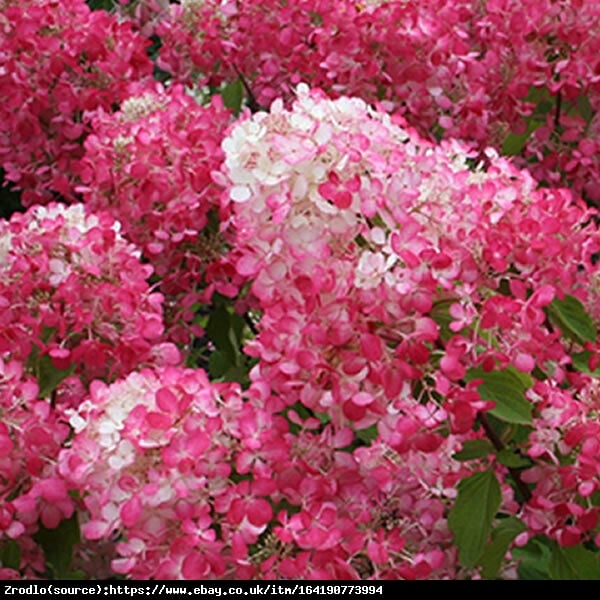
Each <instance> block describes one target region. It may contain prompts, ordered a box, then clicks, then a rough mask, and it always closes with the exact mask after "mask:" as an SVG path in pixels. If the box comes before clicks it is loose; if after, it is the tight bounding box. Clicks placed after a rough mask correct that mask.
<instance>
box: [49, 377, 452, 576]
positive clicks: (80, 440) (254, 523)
mask: <svg viewBox="0 0 600 600" xmlns="http://www.w3.org/2000/svg"><path fill="white" fill-rule="evenodd" d="M265 393H266V394H267V395H265ZM274 406H275V405H274V404H272V403H271V402H270V400H269V397H268V392H267V391H266V388H265V387H264V386H262V385H258V386H254V387H251V388H250V390H249V391H248V392H245V393H243V394H242V393H241V391H240V389H239V386H237V384H211V383H209V381H208V379H207V377H206V375H205V374H204V372H203V371H201V370H190V369H177V368H172V367H171V368H166V369H158V370H150V369H146V370H142V371H140V372H135V373H132V374H130V375H129V376H128V377H127V378H125V379H122V380H120V381H117V382H115V383H113V384H112V385H110V386H107V385H105V384H103V383H101V382H95V383H94V384H92V386H91V393H90V396H89V398H88V399H87V400H86V401H85V402H83V403H82V404H81V405H80V406H79V408H78V409H77V410H76V411H73V412H72V414H71V417H70V424H71V426H72V428H73V430H74V432H75V435H74V438H73V441H72V443H71V444H70V445H69V448H68V449H66V450H64V451H63V452H62V453H61V455H60V460H59V464H60V466H59V470H60V473H61V474H62V475H63V476H64V477H65V480H66V481H67V482H68V484H69V486H70V487H72V488H74V489H77V490H78V491H79V492H80V493H81V495H82V496H83V498H84V504H85V507H86V514H88V515H89V517H88V520H87V522H85V523H84V525H83V534H84V535H85V536H86V537H87V538H89V539H93V540H94V539H100V538H105V539H106V538H113V539H115V540H117V542H116V546H115V550H116V557H115V558H114V560H113V562H112V566H113V569H114V571H115V572H117V573H123V574H127V575H128V576H130V577H132V578H141V579H148V578H154V577H156V578H185V579H206V578H232V577H233V578H244V579H245V578H250V577H257V576H260V577H263V578H267V579H270V578H278V577H284V578H289V577H294V578H297V577H299V576H301V575H302V576H303V577H308V578H311V579H322V578H344V579H359V578H361V577H368V576H377V577H382V578H390V577H391V578H394V577H397V576H398V575H400V576H402V577H405V578H415V577H427V576H429V575H432V574H433V575H437V576H451V575H454V574H456V573H457V572H458V571H457V566H456V564H455V560H456V554H455V550H454V549H453V548H452V545H451V535H450V533H449V531H448V528H447V526H446V524H445V519H444V512H445V508H444V504H445V500H444V498H445V497H446V495H447V494H450V495H452V486H453V485H454V484H455V482H456V481H457V479H458V478H459V476H460V471H461V468H460V464H459V463H456V462H454V463H453V461H451V460H450V459H449V452H450V451H451V450H452V449H453V448H454V447H455V442H454V440H453V439H452V438H450V439H449V440H448V441H447V443H446V444H445V448H444V450H443V451H442V452H439V453H438V454H436V455H435V456H431V455H430V456H425V455H423V454H422V453H404V454H403V455H402V456H401V455H400V454H397V453H395V452H393V451H391V450H390V449H389V448H386V447H385V446H382V445H376V446H373V447H370V448H363V449H360V450H357V451H355V452H354V453H349V452H347V451H345V450H344V449H343V448H344V447H345V446H347V445H348V444H350V443H351V441H352V439H353V433H352V431H351V430H350V429H348V428H346V429H343V430H340V431H338V432H337V433H335V434H334V433H333V431H332V430H331V428H326V430H325V431H324V432H322V433H321V434H317V433H315V432H313V431H311V430H313V429H315V428H316V426H317V424H318V422H317V423H315V422H314V421H315V420H314V419H313V420H310V421H306V422H302V420H301V419H300V418H299V417H298V415H293V414H292V415H290V416H291V418H292V420H293V421H294V422H296V423H298V424H300V425H301V426H302V430H301V431H300V432H299V433H298V434H296V435H292V434H291V433H290V431H289V427H288V422H287V421H286V420H285V419H284V418H283V417H282V416H280V415H277V414H275V413H274V412H272V408H273V407H274ZM444 485H445V486H446V487H444Z"/></svg>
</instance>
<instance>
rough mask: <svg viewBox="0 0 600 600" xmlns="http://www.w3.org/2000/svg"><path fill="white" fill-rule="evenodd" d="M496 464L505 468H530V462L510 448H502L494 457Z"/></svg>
mask: <svg viewBox="0 0 600 600" xmlns="http://www.w3.org/2000/svg"><path fill="white" fill-rule="evenodd" d="M496 458H497V459H498V462H499V463H500V464H501V465H504V466H505V467H513V468H515V469H519V468H521V467H529V466H531V461H530V460H529V459H528V458H525V457H523V456H521V455H519V454H517V453H515V452H513V451H512V450H511V449H510V448H504V450H501V451H500V452H498V454H497V455H496Z"/></svg>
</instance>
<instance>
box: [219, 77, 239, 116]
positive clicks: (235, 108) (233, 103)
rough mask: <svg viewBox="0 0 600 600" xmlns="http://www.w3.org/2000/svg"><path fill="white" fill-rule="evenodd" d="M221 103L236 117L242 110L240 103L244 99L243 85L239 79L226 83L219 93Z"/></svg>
mask: <svg viewBox="0 0 600 600" xmlns="http://www.w3.org/2000/svg"><path fill="white" fill-rule="evenodd" d="M221 97H222V98H223V103H224V104H225V106H226V107H227V108H228V109H230V110H231V111H232V112H233V114H234V115H236V116H237V115H238V114H239V113H240V111H241V110H242V101H243V99H244V85H243V84H242V80H241V79H236V80H235V81H232V82H231V83H228V84H227V85H226V86H225V87H224V88H223V90H222V91H221Z"/></svg>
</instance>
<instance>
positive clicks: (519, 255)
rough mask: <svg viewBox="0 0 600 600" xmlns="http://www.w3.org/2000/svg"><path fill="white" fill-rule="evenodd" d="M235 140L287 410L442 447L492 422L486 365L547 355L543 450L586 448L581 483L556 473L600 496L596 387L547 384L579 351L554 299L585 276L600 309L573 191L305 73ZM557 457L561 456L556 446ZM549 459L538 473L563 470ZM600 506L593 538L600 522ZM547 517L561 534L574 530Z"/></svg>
mask: <svg viewBox="0 0 600 600" xmlns="http://www.w3.org/2000/svg"><path fill="white" fill-rule="evenodd" d="M223 147H224V149H225V153H226V157H225V163H224V173H223V174H222V175H221V177H223V176H224V177H223V179H222V181H223V183H224V184H225V185H228V190H227V191H226V193H225V202H226V204H228V205H231V207H232V212H233V217H232V224H233V227H234V228H235V230H236V233H237V244H238V251H239V253H240V255H239V256H238V258H237V263H236V264H237V269H238V271H239V272H240V274H242V275H245V276H248V277H250V278H251V280H252V281H253V283H252V292H253V294H254V295H255V296H256V297H257V298H258V302H259V305H260V308H261V310H262V311H263V314H262V318H261V320H260V324H259V334H258V335H257V337H256V339H254V340H253V341H251V342H249V343H248V344H247V352H249V353H250V354H251V355H253V356H255V357H257V358H258V359H259V362H258V365H257V366H256V367H255V369H254V371H253V372H252V374H251V375H252V378H253V381H255V382H261V383H262V384H263V385H269V386H270V387H271V389H272V390H273V392H274V393H275V395H276V397H277V399H278V400H277V401H278V402H279V405H280V409H281V410H284V409H285V408H286V407H289V406H292V405H295V404H296V403H300V404H301V405H303V406H304V407H305V408H307V409H309V410H311V411H313V412H314V413H316V414H321V415H326V417H327V420H328V422H331V423H332V425H333V427H334V429H335V430H337V429H340V428H344V427H348V426H350V427H353V428H354V429H355V430H361V429H364V428H367V427H369V426H371V425H374V424H375V425H377V429H378V438H377V439H378V441H379V442H380V443H383V444H386V445H387V446H388V447H390V448H392V449H394V450H395V451H397V452H401V453H402V452H406V451H409V450H412V451H421V452H425V453H427V452H437V451H438V449H439V448H440V447H443V445H445V444H446V443H447V441H446V437H445V436H446V435H447V431H448V428H450V430H451V431H453V432H454V433H455V434H457V435H459V436H460V438H459V439H461V440H462V441H466V440H467V439H471V438H473V437H474V436H475V437H477V436H478V435H479V434H477V433H476V429H477V428H476V427H475V419H476V417H477V415H478V413H481V412H483V413H485V412H486V411H487V410H489V409H490V408H492V407H493V406H494V404H493V402H492V403H490V402H484V401H482V400H481V398H480V395H479V394H478V393H477V382H476V381H474V382H472V383H467V384H465V383H464V379H465V376H466V375H467V373H468V371H469V369H471V368H474V367H481V368H482V369H483V370H484V371H485V372H490V371H493V370H501V369H504V368H507V367H509V366H512V368H516V369H517V370H518V371H521V372H524V373H532V372H534V370H537V372H540V371H541V372H542V375H539V374H538V375H536V376H537V377H539V378H541V381H539V382H538V384H536V387H534V388H533V389H532V391H531V394H532V396H531V399H532V401H534V402H535V405H536V409H535V416H534V422H535V424H536V428H539V430H538V433H539V435H542V436H543V434H542V432H543V431H545V430H546V429H547V428H548V427H551V428H552V430H553V432H554V436H555V437H554V439H552V440H547V441H549V442H550V445H549V448H550V450H549V454H548V455H547V456H546V455H545V456H543V458H549V457H551V456H556V455H558V454H561V455H562V454H567V455H570V454H572V455H573V456H575V462H574V463H573V464H571V465H570V466H568V467H564V468H563V469H562V471H560V472H563V477H571V478H573V482H574V483H573V484H572V485H571V486H570V488H569V489H570V492H567V488H565V487H564V485H562V486H561V484H560V482H559V480H558V479H557V480H556V481H555V483H554V485H555V486H556V490H557V493H558V492H559V490H560V492H561V494H562V495H563V496H565V495H567V496H568V498H569V499H568V502H570V503H571V504H580V503H581V502H582V501H583V502H585V498H588V497H589V494H591V493H593V491H594V490H595V489H597V486H598V482H599V475H600V470H599V469H600V465H599V464H598V462H597V460H595V459H591V460H592V462H593V463H594V464H593V465H590V464H589V463H590V456H589V452H588V450H587V449H586V450H584V448H587V447H588V446H590V444H591V445H592V446H593V443H592V442H591V441H590V442H588V443H583V444H582V445H581V446H580V444H581V443H582V437H581V436H582V435H583V436H584V438H585V439H588V438H589V439H592V438H593V437H594V436H595V435H596V434H597V432H596V429H595V428H594V426H593V424H592V423H593V414H595V411H597V397H596V396H595V395H594V394H593V393H590V392H589V391H586V392H583V391H582V392H579V391H578V389H579V388H578V387H577V386H575V387H574V389H573V390H569V391H567V392H564V393H562V395H561V396H562V405H561V404H560V403H559V404H558V406H559V407H560V406H564V408H563V409H561V410H560V412H563V411H566V412H565V414H563V416H562V417H561V418H558V417H557V413H556V412H555V410H554V409H553V408H552V405H553V401H551V400H546V401H540V400H539V398H538V395H539V394H541V393H542V390H546V389H550V388H552V387H555V388H557V389H558V388H560V386H561V385H562V384H564V383H566V381H569V379H568V378H567V373H566V371H565V367H566V365H568V364H570V362H571V359H570V357H569V352H570V351H571V346H570V343H569V342H568V340H566V339H565V338H563V337H562V336H561V332H560V330H558V329H555V328H554V327H553V326H552V325H550V324H549V323H548V321H547V315H546V313H545V312H544V308H545V307H547V306H548V305H549V304H550V303H551V302H552V300H553V299H554V298H561V297H562V296H563V293H564V291H565V290H569V293H570V294H572V295H574V296H575V297H577V298H578V299H579V300H580V301H581V302H582V303H583V305H584V306H586V307H587V309H588V311H589V313H590V314H591V315H593V317H594V318H595V319H596V320H597V319H598V318H599V316H600V315H599V314H598V306H597V302H596V301H595V298H596V295H597V286H598V272H599V267H598V266H597V265H595V264H594V262H593V260H592V255H593V254H594V253H595V252H597V251H598V248H599V242H600V238H599V235H598V231H597V228H596V226H595V225H593V224H592V223H591V222H590V218H591V216H592V212H591V211H589V209H587V208H585V207H584V206H583V205H580V204H577V203H574V202H573V201H572V200H571V196H570V194H568V193H567V192H565V191H563V190H536V189H535V183H534V181H533V180H532V179H531V178H530V177H529V176H528V175H527V174H525V173H520V172H519V171H517V170H516V169H515V168H514V167H512V166H511V165H510V163H508V162H507V161H505V160H503V159H499V158H498V157H496V156H494V154H493V153H489V164H488V165H487V166H486V167H484V166H482V165H480V166H479V167H472V166H469V165H468V163H467V160H468V158H469V155H468V153H466V151H465V149H464V148H463V147H461V146H460V145H458V144H445V145H444V144H442V145H441V146H440V147H436V146H433V145H431V144H430V143H428V142H426V141H424V140H422V139H420V138H419V137H418V136H417V135H416V134H415V133H412V132H410V131H408V130H406V129H404V128H402V127H401V126H399V125H396V124H394V123H393V122H392V120H391V119H390V118H389V117H388V116H387V115H385V114H382V113H377V112H375V111H373V110H371V109H370V108H369V107H368V106H367V105H366V104H365V103H364V102H363V101H361V100H358V99H349V98H341V99H339V100H336V101H332V100H329V99H327V98H326V97H325V96H324V95H322V94H321V93H320V92H318V91H312V92H311V91H309V90H308V89H307V88H305V87H303V86H301V87H300V88H299V90H298V99H297V100H296V102H295V103H294V104H293V106H292V108H291V109H290V110H286V109H285V108H284V107H283V106H282V105H281V104H280V103H277V102H276V103H275V104H274V105H273V106H272V108H271V111H270V113H259V114H257V115H254V117H252V118H251V119H246V120H243V121H241V122H240V123H238V124H237V125H236V126H235V127H234V128H233V129H232V131H231V133H230V135H229V137H228V138H227V139H226V140H225V141H224V143H223ZM580 378H581V379H582V381H583V382H585V383H582V384H580V385H582V386H583V387H585V386H589V385H592V384H591V379H590V378H588V377H586V376H584V375H582V374H581V375H580ZM585 389H586V390H587V389H588V388H587V387H586V388H585ZM538 390H539V391H538ZM545 393H547V392H544V395H545ZM538 402H539V405H538ZM577 417H578V418H579V419H581V421H578V419H577ZM556 419H558V421H557V420H556ZM590 419H591V420H592V423H590V428H586V429H585V432H586V433H585V434H583V433H581V434H580V435H579V436H578V437H577V438H575V437H573V436H575V435H576V434H575V433H574V432H573V428H575V430H576V431H579V429H578V427H579V425H577V426H576V423H582V422H587V421H589V420H590ZM588 429H589V433H588ZM567 439H571V440H573V441H571V442H567V441H566V440H567ZM529 443H530V444H531V446H529V444H528V443H525V444H524V446H523V449H522V450H523V452H526V453H529V454H530V455H531V456H532V457H535V458H539V457H540V456H542V455H544V452H540V451H539V449H538V447H539V443H538V442H537V441H536V436H535V435H533V436H532V438H531V441H530V442H529ZM592 446H590V447H592ZM594 447H595V446H594ZM542 462H543V461H542ZM583 465H585V466H583ZM550 469H555V470H556V472H557V473H558V472H559V471H558V461H557V460H556V459H555V462H554V463H553V466H550ZM535 472H537V471H536V469H533V470H532V471H531V475H529V477H530V478H531V481H532V482H533V481H535V482H538V481H540V486H541V485H542V484H543V486H544V489H545V488H547V487H548V486H552V485H553V484H552V483H551V481H552V480H551V479H550V478H549V477H545V478H543V482H542V481H541V480H538V479H537V478H536V477H535V475H534V473H535ZM580 472H581V474H576V473H580ZM565 473H567V474H568V475H566V474H565ZM504 476H506V473H505V474H504ZM541 489H542V488H541V487H540V490H541ZM534 497H537V493H536V491H534ZM509 505H510V503H509ZM532 506H533V504H532ZM526 510H529V508H528V509H526ZM573 510H576V513H577V514H579V513H578V512H577V511H578V509H573ZM590 510H591V513H589V511H584V513H585V514H586V515H588V514H592V515H594V516H589V517H586V520H584V522H585V523H586V524H587V525H586V526H585V527H584V528H583V529H581V528H580V530H579V534H580V537H579V538H578V539H580V538H581V537H582V536H583V538H586V537H587V538H589V535H590V533H591V532H593V530H594V528H595V526H596V520H597V515H598V508H597V507H595V508H591V509H590ZM561 517H562V521H561V522H562V523H563V524H565V523H568V522H569V516H567V515H566V514H564V512H563V514H562V515H561ZM586 527H587V529H586ZM544 532H545V533H547V534H548V535H550V536H553V537H554V536H558V537H559V538H560V536H561V535H562V533H561V532H562V528H561V527H558V526H557V525H556V524H554V525H552V526H550V525H548V527H547V528H545V529H544Z"/></svg>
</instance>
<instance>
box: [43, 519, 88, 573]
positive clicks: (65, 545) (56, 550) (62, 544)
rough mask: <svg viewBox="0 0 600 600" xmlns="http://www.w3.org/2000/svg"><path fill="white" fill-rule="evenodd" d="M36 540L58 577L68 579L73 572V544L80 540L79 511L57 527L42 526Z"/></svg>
mask: <svg viewBox="0 0 600 600" xmlns="http://www.w3.org/2000/svg"><path fill="white" fill-rule="evenodd" d="M34 538H35V541H36V542H37V543H38V544H39V545H40V546H41V547H42V549H43V550H44V554H45V556H46V562H47V563H48V565H50V567H51V568H52V571H53V573H54V577H55V578H56V579H66V578H67V575H68V574H69V573H71V562H72V560H73V546H75V544H78V543H79V542H80V539H81V538H80V535H79V523H78V522H77V513H75V514H73V516H72V517H71V518H70V519H64V520H62V521H61V522H60V523H59V525H58V527H56V528H55V529H48V528H46V527H43V526H42V527H40V530H39V531H38V532H37V533H36V534H35V536H34Z"/></svg>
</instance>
